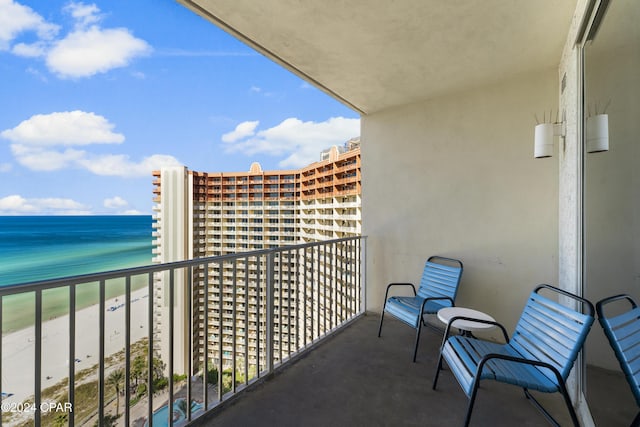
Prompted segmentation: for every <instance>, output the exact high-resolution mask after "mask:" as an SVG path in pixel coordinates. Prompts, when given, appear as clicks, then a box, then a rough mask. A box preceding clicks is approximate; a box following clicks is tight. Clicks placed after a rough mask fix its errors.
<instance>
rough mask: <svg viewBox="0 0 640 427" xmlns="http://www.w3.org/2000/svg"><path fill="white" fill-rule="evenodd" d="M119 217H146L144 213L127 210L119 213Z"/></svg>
mask: <svg viewBox="0 0 640 427" xmlns="http://www.w3.org/2000/svg"><path fill="white" fill-rule="evenodd" d="M118 214H119V215H144V214H143V213H142V212H140V211H139V210H136V209H127V210H126V211H122V212H119V213H118Z"/></svg>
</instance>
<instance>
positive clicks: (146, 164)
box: [77, 154, 181, 178]
mask: <svg viewBox="0 0 640 427" xmlns="http://www.w3.org/2000/svg"><path fill="white" fill-rule="evenodd" d="M77 163H78V164H79V165H80V166H82V167H84V168H85V169H87V170H89V171H91V172H93V173H94V174H96V175H106V176H121V177H127V178H131V177H143V176H150V175H151V172H152V171H154V170H158V169H160V168H162V167H165V166H180V165H181V163H180V161H178V159H176V158H175V157H173V156H169V155H166V154H154V155H152V156H149V157H145V158H143V159H142V160H141V161H139V162H135V161H131V160H130V159H129V156H127V155H125V154H109V155H102V156H87V157H85V158H83V159H80V160H79V161H78V162H77Z"/></svg>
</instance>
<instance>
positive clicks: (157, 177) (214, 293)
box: [153, 138, 361, 373]
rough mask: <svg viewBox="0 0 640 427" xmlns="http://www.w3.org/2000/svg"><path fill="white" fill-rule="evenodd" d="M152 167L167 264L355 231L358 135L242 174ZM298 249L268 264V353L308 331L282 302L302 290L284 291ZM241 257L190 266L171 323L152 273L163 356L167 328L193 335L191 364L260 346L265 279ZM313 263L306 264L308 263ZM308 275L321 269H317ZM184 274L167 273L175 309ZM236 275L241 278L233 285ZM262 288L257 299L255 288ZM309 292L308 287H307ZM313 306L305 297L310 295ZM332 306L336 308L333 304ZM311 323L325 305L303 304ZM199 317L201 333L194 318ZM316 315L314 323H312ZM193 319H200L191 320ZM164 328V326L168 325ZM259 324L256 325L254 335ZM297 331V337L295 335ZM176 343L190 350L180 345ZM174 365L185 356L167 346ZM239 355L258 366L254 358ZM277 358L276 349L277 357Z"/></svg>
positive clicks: (161, 259) (159, 279)
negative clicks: (301, 158)
mask: <svg viewBox="0 0 640 427" xmlns="http://www.w3.org/2000/svg"><path fill="white" fill-rule="evenodd" d="M153 175H154V190H153V192H154V194H155V198H154V201H155V202H156V204H155V205H154V211H155V215H154V232H153V234H154V262H157V263H166V262H172V261H181V260H185V259H192V258H206V257H214V256H220V255H226V254H235V253H238V252H248V251H255V250H261V249H269V248H274V247H280V246H288V245H295V244H298V243H308V242H315V241H322V240H329V239H335V238H341V237H351V236H358V235H360V233H361V208H360V206H361V199H360V197H361V171H360V143H359V139H358V138H356V139H352V140H350V141H348V142H347V143H345V144H344V145H343V146H340V147H337V146H334V147H332V148H330V149H328V150H326V151H323V152H322V153H321V155H320V161H318V162H314V163H312V164H310V165H308V166H306V167H303V168H301V169H296V170H277V171H263V170H262V168H261V166H260V164H258V163H253V164H252V165H251V167H250V169H249V171H248V172H197V171H191V170H188V169H187V168H186V167H168V168H163V169H162V170H160V171H155V172H154V173H153ZM296 256H298V254H297V253H287V254H282V255H281V256H280V257H279V258H278V259H277V260H276V261H275V262H276V264H277V265H276V270H277V271H280V274H279V276H278V282H277V284H276V286H277V290H278V292H276V295H274V309H275V310H276V311H277V313H278V316H276V319H275V324H274V325H273V326H274V328H273V330H274V331H277V332H276V333H275V336H274V351H275V352H276V354H277V353H278V350H279V348H281V347H282V348H285V347H286V348H287V349H289V348H292V347H294V348H295V347H296V346H298V345H299V343H300V342H301V341H302V342H304V340H305V338H304V337H306V336H309V337H311V334H312V333H313V330H309V329H308V328H307V327H305V325H306V324H305V322H303V321H301V319H299V317H300V315H299V314H298V313H297V312H296V311H295V310H289V309H288V308H289V307H291V306H292V305H293V303H294V302H295V300H296V299H298V298H305V296H304V295H300V294H299V293H298V292H293V291H291V289H292V287H293V284H294V282H296V280H298V278H299V274H300V272H299V271H298V272H294V270H293V269H294V265H296V260H295V259H293V257H296ZM260 262H261V261H259V260H258V259H257V258H247V260H246V262H245V264H244V268H242V269H238V267H237V266H236V265H235V264H232V263H229V264H226V263H224V262H222V263H216V264H211V265H202V266H200V267H198V269H197V270H195V271H193V273H192V274H191V280H192V282H191V283H192V285H193V286H192V288H193V298H192V300H193V305H192V310H193V316H192V317H191V319H193V320H192V321H193V323H191V324H190V322H191V320H190V317H189V316H188V314H187V313H181V312H174V313H173V328H170V327H168V326H169V322H170V320H169V319H170V313H169V295H168V289H169V287H168V286H166V284H167V283H168V276H167V274H168V273H165V274H164V275H162V274H158V275H156V277H155V282H156V292H155V295H154V297H155V305H154V320H155V329H154V343H155V347H156V350H157V352H158V353H159V354H160V355H161V357H162V358H163V360H166V355H168V352H169V347H168V346H169V342H170V340H169V334H170V333H173V339H174V342H178V343H181V344H188V336H189V334H188V333H189V330H190V327H191V328H192V329H191V330H192V334H193V342H192V345H193V348H194V349H195V351H194V353H193V359H192V362H193V366H194V368H193V369H194V370H196V369H199V366H198V363H199V362H198V361H201V360H205V357H204V356H205V354H206V356H207V357H206V360H208V361H209V362H210V363H212V364H213V365H214V366H219V362H220V359H221V358H222V365H223V366H226V367H230V366H232V365H234V363H235V364H238V363H242V362H243V361H238V360H235V361H234V356H233V355H234V354H249V355H257V354H258V351H257V350H261V351H264V347H265V340H266V338H267V337H266V336H265V334H264V331H265V330H266V324H265V320H264V318H263V317H262V316H261V313H265V312H266V306H265V299H264V295H265V292H266V291H265V286H264V284H263V283H262V279H263V278H261V277H259V274H260V273H259V271H260V270H261V268H262V267H263V266H261V265H259V263H260ZM311 267H314V266H310V268H311ZM316 274H318V275H322V274H323V273H322V271H321V270H320V271H318V272H317V273H316ZM188 280H189V278H188V277H187V273H186V272H182V274H181V275H180V276H178V278H177V279H176V278H174V288H175V289H176V292H175V293H174V298H175V299H174V307H184V306H185V305H184V304H182V302H184V301H186V300H187V299H188V298H189V295H188V292H187V287H186V286H185V284H186V283H187V281H188ZM238 282H240V283H242V284H243V285H242V286H239V285H235V286H234V283H238ZM261 292H262V296H263V297H262V298H261V297H260V293H261ZM309 295H311V293H309ZM309 304H310V305H313V300H310V301H309ZM332 310H334V311H335V310H341V308H340V307H337V308H335V307H334V308H332ZM306 313H309V314H308V315H309V317H310V318H309V319H308V320H309V325H312V326H311V327H312V328H313V327H314V326H313V325H315V327H319V326H318V325H321V324H324V323H325V321H324V319H323V317H325V316H326V317H330V316H333V314H334V313H333V312H332V311H331V309H328V308H325V307H322V306H320V305H318V301H316V304H315V305H313V308H311V307H310V310H309V311H306ZM203 319H207V322H208V331H209V333H208V336H206V337H205V336H204V331H202V330H200V329H202V326H201V325H202V320H203ZM312 320H315V321H312ZM199 325H200V326H199ZM170 331H172V332H170ZM261 331H262V333H261ZM300 337H303V338H300ZM180 348H185V349H188V348H189V346H188V345H183V346H181V347H180ZM173 357H174V372H176V373H187V372H188V366H189V365H188V362H189V361H188V360H187V356H186V355H179V354H177V353H175V352H174V356H173ZM249 358H250V359H251V360H248V361H246V362H247V363H249V364H250V365H255V364H259V361H258V360H256V357H255V356H249ZM276 359H277V357H276Z"/></svg>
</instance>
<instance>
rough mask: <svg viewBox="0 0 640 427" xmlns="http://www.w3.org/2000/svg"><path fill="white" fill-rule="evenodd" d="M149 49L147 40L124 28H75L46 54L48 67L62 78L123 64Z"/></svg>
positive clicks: (84, 74)
mask: <svg viewBox="0 0 640 427" xmlns="http://www.w3.org/2000/svg"><path fill="white" fill-rule="evenodd" d="M150 51H151V47H150V46H149V44H147V42H145V41H144V40H142V39H138V38H136V37H134V36H133V35H131V33H130V32H129V30H127V29H126V28H115V29H101V28H99V27H97V26H93V27H91V28H89V29H86V30H84V29H83V30H77V31H74V32H72V33H70V34H69V35H67V37H65V38H64V39H62V40H59V41H57V42H56V43H55V44H54V46H53V47H52V49H51V50H50V51H49V52H48V54H47V60H46V63H47V67H48V68H49V70H51V71H52V72H54V73H55V74H57V75H58V76H59V77H62V78H78V77H90V76H93V75H94V74H98V73H106V72H107V71H109V70H111V69H114V68H120V67H125V66H127V65H129V63H130V62H131V61H132V60H133V59H134V58H135V57H138V56H141V55H146V54H148V53H149V52H150Z"/></svg>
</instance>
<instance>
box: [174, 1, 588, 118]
mask: <svg viewBox="0 0 640 427" xmlns="http://www.w3.org/2000/svg"><path fill="white" fill-rule="evenodd" d="M178 1H179V2H180V3H183V4H184V5H186V6H187V7H189V8H191V9H193V10H194V11H196V12H197V13H199V14H200V15H202V16H204V17H206V18H207V19H209V20H211V21H212V22H214V23H215V24H216V25H218V26H220V27H221V28H223V29H224V30H226V31H228V32H230V33H231V34H233V35H234V36H236V37H238V38H240V39H241V40H243V41H244V42H246V43H248V44H249V45H251V46H252V47H254V48H256V49H257V50H258V51H260V52H261V53H263V54H265V55H266V56H268V57H270V58H271V59H273V60H275V61H276V62H278V63H280V64H282V65H283V66H285V67H286V68H287V69H289V70H291V71H292V72H294V73H296V74H297V75H299V76H301V77H302V78H304V79H305V80H307V81H308V82H310V83H312V84H314V85H316V86H318V87H319V88H321V89H322V90H324V91H326V92H328V93H329V94H331V95H332V96H334V97H336V98H337V99H339V100H341V101H342V102H344V103H345V104H347V105H348V106H350V107H352V108H354V109H355V110H357V111H359V112H361V113H364V114H369V113H374V112H376V111H380V110H384V109H387V108H390V107H393V106H397V105H403V104H410V103H413V102H419V101H423V100H426V99H430V98H434V97H437V96H441V95H443V94H446V93H450V92H458V91H462V90H466V89H470V88H473V87H476V86H481V85H487V84H491V83H493V82H496V81H499V80H501V79H504V78H507V77H510V76H515V75H518V74H519V73H525V72H531V71H534V70H543V69H548V68H552V67H555V66H557V65H558V63H559V61H560V55H561V53H562V47H563V46H564V42H565V40H566V37H567V33H568V30H569V26H570V23H571V19H572V16H573V11H574V9H575V1H557V0H536V1H526V0H523V1H514V0H481V1H479V0H466V1H462V0H460V1H443V0H384V1H382V0H349V1H347V0H323V1H311V0H308V1H302V0H264V1H256V0H178Z"/></svg>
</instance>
